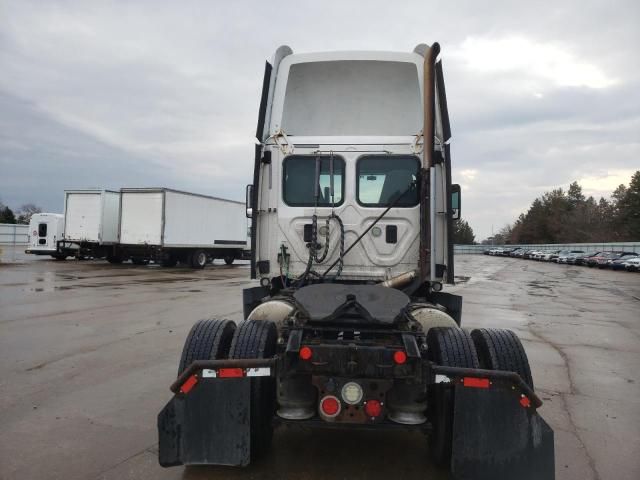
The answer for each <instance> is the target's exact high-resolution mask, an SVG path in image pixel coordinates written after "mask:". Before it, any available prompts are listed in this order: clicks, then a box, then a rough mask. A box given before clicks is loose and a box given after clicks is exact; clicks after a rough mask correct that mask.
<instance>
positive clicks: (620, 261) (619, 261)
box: [609, 253, 640, 270]
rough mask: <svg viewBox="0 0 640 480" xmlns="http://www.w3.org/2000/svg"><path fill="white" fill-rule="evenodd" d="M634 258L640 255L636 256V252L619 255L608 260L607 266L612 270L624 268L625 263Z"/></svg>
mask: <svg viewBox="0 0 640 480" xmlns="http://www.w3.org/2000/svg"><path fill="white" fill-rule="evenodd" d="M634 258H640V256H638V254H637V253H630V254H625V255H621V256H620V257H619V258H616V259H615V260H610V261H609V262H610V263H609V267H611V269H612V270H624V269H625V267H626V263H627V262H628V261H629V260H633V259H634Z"/></svg>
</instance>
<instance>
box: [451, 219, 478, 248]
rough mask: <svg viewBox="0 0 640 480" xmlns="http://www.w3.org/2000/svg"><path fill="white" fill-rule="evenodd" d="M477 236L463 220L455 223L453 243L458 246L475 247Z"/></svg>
mask: <svg viewBox="0 0 640 480" xmlns="http://www.w3.org/2000/svg"><path fill="white" fill-rule="evenodd" d="M475 239H476V236H475V235H474V233H473V229H472V228H471V226H470V225H469V224H468V223H467V221H466V220H462V219H461V218H460V219H458V220H455V221H454V222H453V243H454V244H456V245H473V244H474V243H475Z"/></svg>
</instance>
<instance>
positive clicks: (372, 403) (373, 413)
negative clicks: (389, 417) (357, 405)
mask: <svg viewBox="0 0 640 480" xmlns="http://www.w3.org/2000/svg"><path fill="white" fill-rule="evenodd" d="M364 412H365V413H366V414H367V417H371V418H376V417H379V416H380V414H381V413H382V404H381V403H380V402H379V401H378V400H368V401H366V402H365V404H364Z"/></svg>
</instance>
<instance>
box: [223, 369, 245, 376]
mask: <svg viewBox="0 0 640 480" xmlns="http://www.w3.org/2000/svg"><path fill="white" fill-rule="evenodd" d="M218 377H220V378H237V377H244V370H242V369H241V368H221V369H220V370H218Z"/></svg>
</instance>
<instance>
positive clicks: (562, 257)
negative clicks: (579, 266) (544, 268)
mask: <svg viewBox="0 0 640 480" xmlns="http://www.w3.org/2000/svg"><path fill="white" fill-rule="evenodd" d="M582 253H584V250H569V251H565V252H563V253H559V254H558V263H567V260H568V258H569V257H570V256H577V255H579V254H582Z"/></svg>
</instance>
